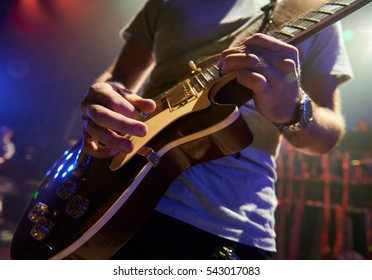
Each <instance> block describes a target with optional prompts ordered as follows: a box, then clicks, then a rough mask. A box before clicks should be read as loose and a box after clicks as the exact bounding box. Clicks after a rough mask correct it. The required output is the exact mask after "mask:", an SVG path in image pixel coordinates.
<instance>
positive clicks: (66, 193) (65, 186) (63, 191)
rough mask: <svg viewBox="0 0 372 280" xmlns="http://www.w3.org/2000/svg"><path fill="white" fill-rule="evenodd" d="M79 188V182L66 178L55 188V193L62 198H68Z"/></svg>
mask: <svg viewBox="0 0 372 280" xmlns="http://www.w3.org/2000/svg"><path fill="white" fill-rule="evenodd" d="M78 188H79V184H78V183H77V182H75V181H74V180H66V181H65V182H63V183H62V184H61V185H60V186H59V187H58V189H57V195H58V196H59V197H60V198H62V199H63V200H69V199H70V198H71V197H72V196H73V195H74V194H75V193H76V191H77V189H78Z"/></svg>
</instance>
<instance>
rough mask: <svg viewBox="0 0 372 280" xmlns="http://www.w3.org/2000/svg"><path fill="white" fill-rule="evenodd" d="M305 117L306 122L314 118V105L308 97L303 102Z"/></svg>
mask: <svg viewBox="0 0 372 280" xmlns="http://www.w3.org/2000/svg"><path fill="white" fill-rule="evenodd" d="M303 117H304V121H305V122H310V121H312V119H313V107H312V106H311V100H310V99H309V98H306V99H305V102H304V104H303Z"/></svg>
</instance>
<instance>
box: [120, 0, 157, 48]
mask: <svg viewBox="0 0 372 280" xmlns="http://www.w3.org/2000/svg"><path fill="white" fill-rule="evenodd" d="M163 3H164V0H149V1H147V2H146V3H145V4H144V6H143V7H142V8H141V9H140V10H139V11H138V12H137V14H136V15H135V16H134V17H133V19H132V20H131V21H130V22H129V23H128V24H127V25H125V26H124V27H123V28H122V29H121V30H120V36H121V37H122V38H123V39H124V40H127V39H128V38H129V37H130V36H133V37H134V38H136V39H137V40H139V41H140V42H141V43H142V44H143V45H144V46H145V47H147V48H148V49H149V50H151V51H152V50H153V48H154V35H155V32H156V22H157V18H158V16H159V13H160V11H161V8H162V6H163Z"/></svg>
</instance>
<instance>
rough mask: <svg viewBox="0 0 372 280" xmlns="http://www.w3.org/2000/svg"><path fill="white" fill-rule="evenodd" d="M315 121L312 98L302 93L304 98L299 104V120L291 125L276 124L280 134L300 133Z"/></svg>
mask: <svg viewBox="0 0 372 280" xmlns="http://www.w3.org/2000/svg"><path fill="white" fill-rule="evenodd" d="M312 120H313V108H312V101H311V99H310V97H309V96H308V95H307V94H306V93H305V92H304V91H302V98H301V101H300V103H299V104H298V116H297V119H296V120H295V121H293V122H291V123H284V124H282V123H274V125H275V126H276V127H277V128H278V129H279V130H280V132H282V133H283V132H298V131H301V130H303V129H305V128H306V127H307V126H308V125H309V124H310V123H311V122H312Z"/></svg>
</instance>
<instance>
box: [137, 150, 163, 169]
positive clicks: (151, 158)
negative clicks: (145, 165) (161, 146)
mask: <svg viewBox="0 0 372 280" xmlns="http://www.w3.org/2000/svg"><path fill="white" fill-rule="evenodd" d="M138 154H139V155H141V156H143V157H144V158H146V159H147V161H148V162H149V163H151V165H152V166H157V165H158V164H159V162H160V156H159V155H158V154H157V153H156V152H155V151H154V150H153V149H151V148H149V147H143V148H142V149H141V150H139V151H138Z"/></svg>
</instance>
